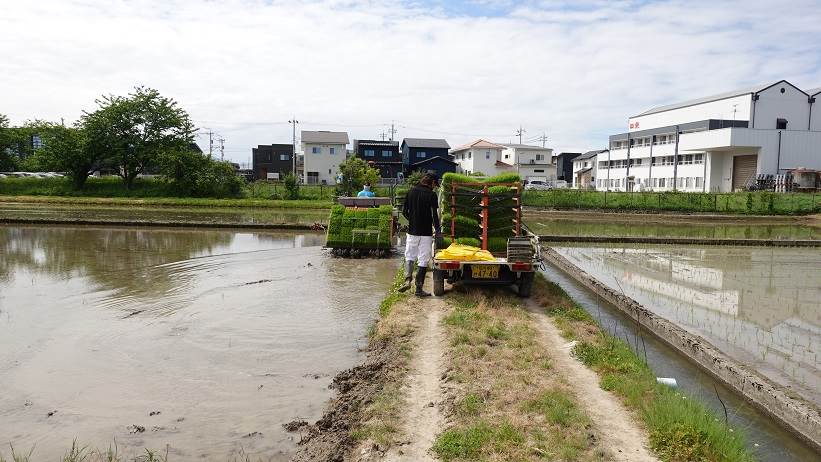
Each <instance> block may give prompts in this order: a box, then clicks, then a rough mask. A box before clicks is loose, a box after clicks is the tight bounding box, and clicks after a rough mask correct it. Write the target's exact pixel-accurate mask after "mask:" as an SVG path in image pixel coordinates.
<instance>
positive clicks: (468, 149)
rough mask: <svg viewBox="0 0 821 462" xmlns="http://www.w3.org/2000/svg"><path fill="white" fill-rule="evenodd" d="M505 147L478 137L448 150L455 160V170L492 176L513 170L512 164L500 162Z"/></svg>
mask: <svg viewBox="0 0 821 462" xmlns="http://www.w3.org/2000/svg"><path fill="white" fill-rule="evenodd" d="M505 149H506V147H505V146H503V145H501V144H496V143H491V142H490V141H487V140H483V139H478V140H476V141H474V142H472V143H468V144H466V145H464V146H460V147H458V148H454V149H452V150H451V151H450V154H451V155H452V156H453V160H454V161H455V162H456V172H457V173H463V174H465V175H470V174H473V173H477V172H478V173H482V174H484V175H486V176H493V175H497V174H499V173H505V172H515V171H516V170H515V169H514V168H513V165H512V164H509V163H506V162H502V160H501V159H502V151H504V150H505Z"/></svg>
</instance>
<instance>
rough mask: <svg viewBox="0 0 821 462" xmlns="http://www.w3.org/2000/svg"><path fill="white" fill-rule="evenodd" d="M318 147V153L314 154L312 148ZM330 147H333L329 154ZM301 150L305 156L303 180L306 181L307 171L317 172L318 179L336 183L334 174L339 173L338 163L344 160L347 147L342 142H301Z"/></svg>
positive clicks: (320, 181)
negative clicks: (332, 151)
mask: <svg viewBox="0 0 821 462" xmlns="http://www.w3.org/2000/svg"><path fill="white" fill-rule="evenodd" d="M314 147H319V148H320V149H321V153H320V154H314V153H313V152H312V151H313V148H314ZM330 148H334V149H335V152H336V153H335V154H331V153H330V152H331V151H330ZM302 152H303V153H304V156H305V157H304V158H305V182H308V172H318V173H319V176H318V181H319V183H320V184H321V183H322V182H323V181H324V182H325V183H327V184H336V175H337V173H339V164H341V163H342V162H344V161H345V158H346V156H347V149H346V147H345V145H344V144H319V143H302Z"/></svg>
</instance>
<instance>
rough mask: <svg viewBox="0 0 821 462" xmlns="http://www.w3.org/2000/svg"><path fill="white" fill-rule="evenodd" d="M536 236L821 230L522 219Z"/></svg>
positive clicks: (776, 235)
mask: <svg viewBox="0 0 821 462" xmlns="http://www.w3.org/2000/svg"><path fill="white" fill-rule="evenodd" d="M525 221H526V222H527V224H528V226H529V227H530V229H531V230H532V231H533V232H534V233H536V234H539V235H557V236H631V237H689V238H702V239H703V238H712V239H821V227H813V226H804V225H800V224H793V223H778V224H762V223H754V224H750V223H675V222H671V223H648V222H646V221H644V220H642V219H641V218H638V219H636V220H635V221H634V222H604V221H600V220H579V219H561V220H547V219H545V218H544V217H540V216H538V215H534V216H530V217H527V218H526V219H525Z"/></svg>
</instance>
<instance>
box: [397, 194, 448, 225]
mask: <svg viewBox="0 0 821 462" xmlns="http://www.w3.org/2000/svg"><path fill="white" fill-rule="evenodd" d="M438 208H439V204H438V200H437V197H436V193H434V192H433V190H432V189H431V188H430V187H429V186H425V185H421V184H420V185H416V186H414V187H413V188H411V190H410V191H408V193H407V194H406V195H405V203H404V205H403V206H402V215H404V217H405V218H407V220H408V223H409V226H408V234H411V235H413V236H433V229H432V228H435V229H436V231H437V232H439V231H440V230H441V227H440V226H439V213H438Z"/></svg>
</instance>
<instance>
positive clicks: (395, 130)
mask: <svg viewBox="0 0 821 462" xmlns="http://www.w3.org/2000/svg"><path fill="white" fill-rule="evenodd" d="M394 124H395V121H393V120H391V128H390V134H391V137H390V141H393V137H394V136H395V135H396V132H398V131H399V129H398V128H395V126H394Z"/></svg>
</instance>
